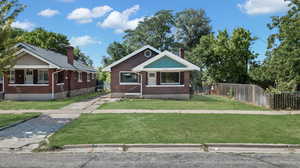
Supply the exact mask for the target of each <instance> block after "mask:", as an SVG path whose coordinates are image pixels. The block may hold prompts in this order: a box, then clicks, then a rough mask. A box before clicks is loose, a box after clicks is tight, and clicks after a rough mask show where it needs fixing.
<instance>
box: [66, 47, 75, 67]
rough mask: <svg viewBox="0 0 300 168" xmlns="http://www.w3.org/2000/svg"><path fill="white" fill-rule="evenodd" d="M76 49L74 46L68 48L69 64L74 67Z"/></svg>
mask: <svg viewBox="0 0 300 168" xmlns="http://www.w3.org/2000/svg"><path fill="white" fill-rule="evenodd" d="M73 50H74V48H73V47H72V46H67V57H68V63H69V64H71V65H73V64H74V51H73Z"/></svg>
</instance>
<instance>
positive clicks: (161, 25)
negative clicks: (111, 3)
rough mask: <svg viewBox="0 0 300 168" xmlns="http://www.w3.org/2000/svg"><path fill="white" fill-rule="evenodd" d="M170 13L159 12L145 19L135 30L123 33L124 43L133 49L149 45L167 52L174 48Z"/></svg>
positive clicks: (172, 23)
mask: <svg viewBox="0 0 300 168" xmlns="http://www.w3.org/2000/svg"><path fill="white" fill-rule="evenodd" d="M173 25H174V18H173V15H172V11H170V10H161V11H159V12H157V13H156V14H155V15H154V16H152V17H146V18H145V19H144V21H142V22H140V23H139V25H138V26H137V28H136V29H134V30H127V31H125V36H124V39H125V43H126V44H127V45H129V46H133V48H134V49H137V48H140V47H142V46H145V45H151V46H153V47H155V48H157V49H160V50H169V49H171V48H172V47H173V46H174V43H175V42H174V35H173V34H172V31H171V29H172V26H173Z"/></svg>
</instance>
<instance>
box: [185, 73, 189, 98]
mask: <svg viewBox="0 0 300 168" xmlns="http://www.w3.org/2000/svg"><path fill="white" fill-rule="evenodd" d="M184 88H185V92H187V93H190V72H189V71H185V72H184Z"/></svg>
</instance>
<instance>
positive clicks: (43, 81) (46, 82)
mask: <svg viewBox="0 0 300 168" xmlns="http://www.w3.org/2000/svg"><path fill="white" fill-rule="evenodd" d="M41 72H43V73H44V72H46V73H47V75H48V69H47V70H46V69H45V70H41V69H38V84H48V83H49V75H48V80H45V79H43V80H40V79H39V76H40V73H41ZM43 78H44V76H43Z"/></svg>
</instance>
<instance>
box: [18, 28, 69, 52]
mask: <svg viewBox="0 0 300 168" xmlns="http://www.w3.org/2000/svg"><path fill="white" fill-rule="evenodd" d="M19 39H20V41H22V42H26V43H29V44H32V45H35V46H37V47H41V48H45V49H49V50H53V51H56V52H59V53H61V54H66V48H65V47H66V46H67V45H70V42H69V40H68V37H67V36H65V35H63V34H60V33H54V32H48V31H46V30H45V29H43V28H37V29H35V30H33V31H31V32H26V33H23V34H22V35H21V36H20V37H19Z"/></svg>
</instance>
